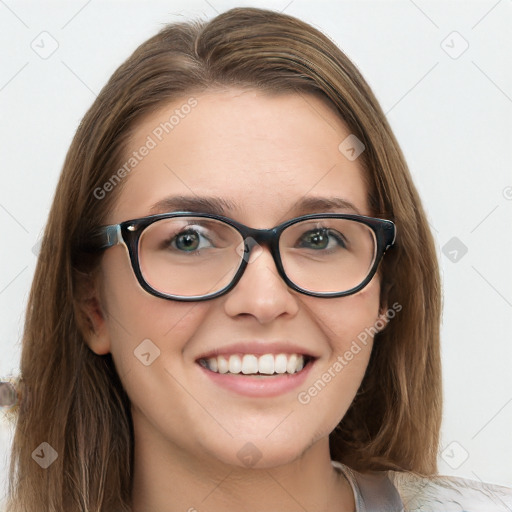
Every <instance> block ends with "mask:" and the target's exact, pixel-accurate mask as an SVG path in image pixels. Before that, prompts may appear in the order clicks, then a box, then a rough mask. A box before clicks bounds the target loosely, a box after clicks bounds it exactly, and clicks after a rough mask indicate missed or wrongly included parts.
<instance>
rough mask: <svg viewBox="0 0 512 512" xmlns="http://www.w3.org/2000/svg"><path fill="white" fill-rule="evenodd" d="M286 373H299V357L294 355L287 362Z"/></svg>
mask: <svg viewBox="0 0 512 512" xmlns="http://www.w3.org/2000/svg"><path fill="white" fill-rule="evenodd" d="M286 371H287V372H288V373H295V372H296V371H297V356H296V355H295V354H292V355H291V356H290V357H289V358H288V361H287V362H286Z"/></svg>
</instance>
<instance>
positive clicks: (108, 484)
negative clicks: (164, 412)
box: [7, 8, 441, 512]
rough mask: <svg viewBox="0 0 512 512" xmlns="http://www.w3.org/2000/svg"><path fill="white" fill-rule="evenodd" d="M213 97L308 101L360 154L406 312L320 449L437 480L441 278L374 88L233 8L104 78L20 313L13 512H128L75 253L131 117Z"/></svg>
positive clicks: (187, 26)
mask: <svg viewBox="0 0 512 512" xmlns="http://www.w3.org/2000/svg"><path fill="white" fill-rule="evenodd" d="M219 86H220V87H229V86H236V87H248V88H256V89H263V90H265V91H268V92H269V93H270V94H272V93H275V94H278V93H288V92H289V93H298V94H303V95H304V97H305V98H307V94H316V95H319V96H321V97H322V98H323V99H324V100H325V101H326V103H328V104H329V105H330V106H331V107H332V108H334V109H335V110H336V111H337V113H338V114H339V116H340V117H341V118H342V119H343V120H344V121H345V123H346V124H347V126H348V128H349V129H350V132H351V133H352V134H355V135H356V136H357V137H358V138H359V139H360V140H361V141H362V143H363V144H364V146H365V151H364V152H363V154H362V155H361V157H360V158H361V163H362V165H363V168H364V170H365V173H366V174H365V177H366V179H367V182H368V189H369V196H368V199H369V204H370V206H371V209H372V212H373V213H374V214H375V215H378V216H382V217H384V218H388V219H391V220H393V221H394V222H395V223H396V225H397V231H398V235H397V240H396V246H395V247H394V248H393V249H392V250H391V251H390V252H388V254H386V256H385V257H384V260H383V263H382V266H381V269H380V276H381V280H382V281H381V282H382V287H381V290H382V291H381V301H382V304H387V305H391V304H395V303H397V304H399V305H400V306H401V308H402V309H401V311H400V313H398V314H397V315H396V318H395V319H393V320H392V321H390V322H389V324H388V326H387V327H386V329H384V330H383V331H382V332H381V333H379V334H378V335H377V336H376V339H375V344H374V348H373V351H372V355H371V358H370V362H369V366H368V369H367V372H366V374H365V377H364V380H363V382H362V385H361V387H360V390H359V391H358V394H357V396H356V398H355V400H354V402H353V404H352V405H351V407H350V409H349V410H348V412H347V413H346V415H345V417H344V418H343V420H342V421H341V422H340V424H339V425H338V426H337V428H336V429H335V430H334V432H333V433H332V434H331V436H330V446H331V456H332V458H333V459H335V460H339V461H341V462H343V463H344V464H347V465H348V466H350V467H352V468H354V469H356V470H359V471H366V470H370V469H395V470H407V471H414V472H418V473H421V474H425V475H428V474H433V473H434V472H435V471H436V457H437V448H438V440H439V428H440V421H441V370H440V349H439V324H440V309H441V304H440V302H441V301H440V285H439V272H438V266H437V259H436V253H435V249H434V244H433V240H432V236H431V233H430V231H429V228H428V223H427V220H426V216H425V213H424V211H423V208H422V205H421V201H420V198H419V196H418V193H417V191H416V189H415V187H414V185H413V183H412V180H411V176H410V174H409V171H408V169H407V165H406V163H405V160H404V157H403V154H402V152H401V150H400V148H399V146H398V143H397V141H396V140H395V137H394V136H393V133H392V132H391V129H390V127H389V125H388V123H387V121H386V118H385V115H384V113H383V112H382V110H381V108H380V106H379V104H378V102H377V100H376V98H375V96H374V95H373V93H372V91H371V90H370V88H369V86H368V85H367V84H366V82H365V81H364V79H363V78H362V76H361V74H360V73H359V71H358V70H357V69H356V67H355V66H354V65H353V64H352V62H351V61H350V60H349V59H348V58H347V57H346V56H345V54H344V53H343V52H342V51H341V50H340V49H339V48H337V47H336V46H335V45H334V44H333V43H332V42H331V41H330V40H329V38H328V37H326V36H325V35H323V34H322V33H320V32H319V31H317V30H316V29H314V28H312V27H311V26H310V25H308V24H306V23H304V22H302V21H300V20H298V19H295V18H293V17H291V16H287V15H284V14H279V13H276V12H272V11H267V10H261V9H254V8H239V9H232V10H230V11H228V12H226V13H223V14H221V15H219V16H217V17H216V18H214V19H213V20H211V21H209V22H191V23H177V24H170V25H167V26H166V27H165V28H164V29H163V30H161V31H160V32H159V33H158V34H157V35H155V36H154V37H152V38H150V39H149V40H148V41H146V42H144V43H143V44H142V45H141V46H140V47H139V48H137V50H136V51H135V52H134V53H133V55H131V56H130V57H129V59H128V60H127V61H126V62H124V63H123V64H122V65H121V66H120V67H119V68H118V69H117V70H116V71H115V73H114V74H113V76H112V77H111V78H110V80H109V81H108V83H107V84H106V85H105V87H104V88H103V90H102V91H101V93H100V94H99V95H98V97H97V99H96V100H95V102H94V103H93V105H92V106H91V108H90V109H89V111H88V112H87V113H86V115H85V117H84V118H83V120H82V122H81V124H80V126H79V128H78V130H77V132H76V135H75V137H74V139H73V142H72V144H71V147H70V148H69V151H68V153H67V157H66V160H65V162H64V167H63V170H62V174H61V177H60V180H59V183H58V186H57V190H56V194H55V198H54V201H53V206H52V209H51V212H50V216H49V219H48V223H47V226H46V230H45V233H44V237H43V240H42V246H41V251H40V256H39V260H38V264H37V269H36V272H35V277H34V281H33V285H32V289H31V294H30V298H29V303H28V308H27V314H26V323H25V330H24V336H23V342H22V356H21V368H20V369H21V376H22V378H21V380H20V382H19V389H20V393H21V394H22V397H23V398H22V400H21V404H20V406H19V408H18V410H17V414H16V419H17V424H16V431H15V436H14V442H13V449H12V458H11V467H10V486H9V493H10V494H9V501H8V509H7V510H8V512H36V511H37V512H42V511H55V512H56V511H59V512H61V511H62V510H66V512H73V511H77V512H78V511H81V512H85V511H87V512H100V511H101V512H122V511H129V510H130V508H131V507H130V494H131V478H132V467H133V432H132V423H131V416H130V407H129V405H130V404H129V399H128V396H127V395H126V392H125V391H124V389H123V386H122V384H121V381H120V379H119V376H118V375H117V373H116V370H115V367H114V364H113V361H112V358H111V356H110V355H103V356H102V355H97V354H95V353H93V352H92V351H91V350H90V349H89V348H88V346H87V345H86V343H85V330H86V329H88V328H89V327H88V325H87V322H86V320H84V315H83V313H82V310H83V308H82V306H83V301H84V300H87V295H86V292H84V287H83V283H84V282H86V278H87V276H88V275H90V273H91V272H93V271H94V269H95V267H96V266H97V264H98V261H99V260H98V258H91V257H90V256H85V255H84V254H82V253H81V251H80V247H81V244H82V242H83V240H84V238H85V237H86V236H87V233H89V232H90V231H91V230H92V229H94V228H95V227H97V226H99V225H101V224H103V223H104V220H105V218H106V216H107V214H108V212H109V211H110V209H111V208H112V207H113V204H114V201H115V199H116V197H117V195H118V194H119V190H120V189H121V187H122V182H121V183H120V184H119V186H117V187H115V188H114V190H112V191H111V192H110V193H109V194H105V196H104V197H103V198H101V199H98V194H95V193H94V191H95V190H97V189H98V187H100V188H101V187H102V186H103V185H104V184H105V183H106V182H107V181H108V180H109V178H111V177H112V174H113V170H115V169H118V168H119V166H121V165H122V163H123V161H124V160H123V155H124V154H125V150H126V147H127V143H128V142H129V139H130V136H131V134H132V133H133V130H134V128H136V127H137V123H138V121H140V120H141V118H142V116H144V115H146V114H148V113H149V112H153V111H154V110H156V109H158V108H159V107H160V106H162V105H163V104H166V103H169V102H171V101H174V100H176V99H178V98H184V97H186V96H187V95H192V94H198V93H200V92H201V91H204V90H206V89H208V88H212V87H219ZM340 142H341V141H340ZM127 179H129V178H127ZM41 443H48V444H49V445H50V446H51V447H52V448H53V449H54V450H55V452H56V453H57V459H56V460H55V461H54V462H53V463H52V464H51V465H50V466H49V467H48V468H47V469H42V468H41V467H39V465H38V464H35V463H34V460H35V459H33V457H32V454H33V452H34V450H36V448H38V447H39V446H40V445H41ZM44 446H46V445H44ZM38 449H40V448H38Z"/></svg>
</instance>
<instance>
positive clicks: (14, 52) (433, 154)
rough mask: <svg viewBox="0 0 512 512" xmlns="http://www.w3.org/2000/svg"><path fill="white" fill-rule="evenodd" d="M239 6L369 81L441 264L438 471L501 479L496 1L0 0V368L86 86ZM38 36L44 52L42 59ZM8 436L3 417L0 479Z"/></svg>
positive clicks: (500, 35)
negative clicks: (172, 25) (316, 36)
mask: <svg viewBox="0 0 512 512" xmlns="http://www.w3.org/2000/svg"><path fill="white" fill-rule="evenodd" d="M239 5H251V6H259V7H268V8H273V9H276V10H283V11H284V12H286V13H288V14H291V15H295V16H298V17H300V18H302V19H304V20H305V21H308V22H310V23H312V24H313V25H315V26H316V27H318V28H320V29H321V30H322V31H324V32H325V33H327V34H328V35H329V36H330V37H331V38H332V39H333V40H334V41H335V42H336V43H337V44H338V45H339V46H340V47H341V48H342V49H343V50H344V51H345V52H346V53H347V54H348V56H349V57H350V58H351V59H352V60H353V61H354V62H355V63H356V65H357V66H358V67H359V68H360V70H361V71H362V73H363V74H364V76H365V77H366V79H367V80H368V82H369V83H370V85H371V87H373V89H374V91H375V93H376V95H377V97H378V99H379V101H380V102H381V104H382V106H383V109H384V111H385V112H386V114H387V116H388V119H389V121H390V123H391V125H392V128H393V129H394V131H395V134H396V136H397V138H398V140H399V141H400V143H401V146H402V149H403V151H404V153H405V155H406V158H407V161H408V163H409V166H410V168H411V172H412V174H413V176H414V179H415V182H416V185H417V187H418V188H419V191H420V194H421V196H422V198H423V201H424V204H425V207H426V210H427V212H428V215H429V219H430V223H431V226H432V230H433V232H434V235H435V238H436V241H437V246H438V252H439V258H440V263H441V266H442V277H443V283H444V320H443V326H442V351H443V363H444V378H445V380H444V395H445V409H444V423H443V428H442V448H441V451H440V454H439V462H440V472H441V473H444V474H451V475H457V476H464V477H468V478H472V479H475V480H484V481H487V482H495V483H501V484H505V485H509V486H512V464H511V463H510V461H511V460H512V436H511V432H512V428H511V427H512V372H511V371H510V367H511V363H512V340H511V335H510V332H511V327H512V314H511V313H512V270H511V261H512V242H511V233H512V229H511V220H512V172H511V170H510V169H511V166H510V162H511V146H512V140H511V139H512V135H511V133H512V121H511V119H512V71H511V66H510V62H511V55H512V52H511V50H512V38H511V30H510V27H511V26H512V2H511V0H500V1H496V0H490V1H479V2H467V1H465V2H462V1H460V2H454V1H443V2H429V1H426V0H414V1H413V0H403V1H358V2H355V1H340V2H334V1H323V2H318V1H317V2H307V1H305V0H292V1H291V2H290V1H289V0H279V1H277V0H276V1H260V2H232V1H221V0H204V1H203V0H195V1H190V0H188V1H165V2H163V1H159V2H158V1H149V2H141V1H139V2H133V1H132V2H129V1H124V2H120V1H117V2H115V1H101V2H100V1H97V0H96V1H94V0H93V1H88V2H87V1H80V2H78V1H67V2H64V1H59V2H39V3H36V2H21V1H13V0H0V48H1V50H0V109H1V123H0V145H1V146H0V147H1V151H0V155H1V165H0V176H1V180H0V226H1V228H2V237H1V243H0V247H1V249H0V251H1V252H0V314H1V322H0V377H1V376H8V375H11V374H15V373H17V365H18V358H19V353H20V346H19V340H20V336H21V331H22V324H23V314H24V307H25V304H26V299H27V294H28V291H29V287H30V283H31V279H32V276H33V272H34V268H35V263H36V256H35V254H34V253H37V250H36V248H37V244H38V239H39V237H40V234H41V232H42V229H43V226H44V223H45V221H46V217H47V214H48V211H49V207H50V204H51V199H52V196H53V192H54V188H55V185H56V182H57V178H58V175H59V172H60V169H61V167H62V163H63V160H64V156H65V153H66V151H67V148H68V146H69V144H70V142H71V139H72V137H73V134H74V132H75V130H76V128H77V125H78V123H79V121H80V119H81V118H82V116H83V115H84V113H85V111H86V110H87V109H88V108H89V106H90V104H91V103H92V101H93V100H94V97H95V95H96V94H97V93H98V92H99V90H100V89H101V87H102V86H103V85H104V83H105V82H106V81H107V79H108V78H109V76H110V75H111V74H112V72H113V71H114V70H115V69H116V68H117V67H118V66H119V65H120V64H121V62H122V61H124V60H125V59H126V58H127V57H128V56H129V55H130V54H131V52H132V51H133V50H134V49H135V48H136V47H137V46H138V45H139V44H140V43H141V42H142V41H144V40H145V39H147V38H148V37H150V36H151V35H153V34H154V33H156V32H157V31H158V30H159V29H160V28H161V27H162V25H163V24H165V23H167V22H172V21H176V20H179V19H183V18H184V19H189V18H191V17H197V16H200V17H203V18H210V17H212V16H214V15H215V14H216V13H217V12H222V11H224V10H226V9H228V8H230V7H235V6H239ZM42 32H47V34H42V35H41V33H42ZM454 32H457V33H454ZM48 34H49V35H48ZM53 40H54V41H56V43H55V42H53ZM52 44H53V45H56V44H58V48H57V49H56V51H55V52H54V53H53V54H52V55H49V56H48V55H46V54H44V52H48V51H49V50H51V49H52ZM31 45H32V46H31ZM466 45H469V46H468V48H467V49H466V50H465V47H466ZM32 47H34V48H35V49H36V50H37V51H35V50H34V49H33V48H32ZM464 50H465V51H464ZM37 52H39V54H38V53H37ZM41 54H42V55H41ZM42 57H47V58H42ZM453 237H456V240H452V241H451V242H450V240H451V239H452V238H453ZM446 244H448V245H446ZM34 247H36V248H34ZM464 247H466V248H467V253H465V254H463V252H464ZM443 251H444V252H443ZM453 251H456V252H453ZM453 260H455V261H453ZM1 423H2V422H0V424H1ZM9 439H10V433H9V430H8V428H7V426H6V424H5V421H3V426H2V428H0V481H4V478H5V467H6V463H7V454H8V443H9ZM42 441H43V440H42ZM34 448H35V447H34Z"/></svg>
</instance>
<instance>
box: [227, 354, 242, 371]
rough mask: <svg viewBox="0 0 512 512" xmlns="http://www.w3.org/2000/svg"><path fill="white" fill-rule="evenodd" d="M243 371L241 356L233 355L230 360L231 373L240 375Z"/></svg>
mask: <svg viewBox="0 0 512 512" xmlns="http://www.w3.org/2000/svg"><path fill="white" fill-rule="evenodd" d="M241 371H242V360H241V359H240V356H236V355H232V356H231V357H230V358H229V373H240V372H241Z"/></svg>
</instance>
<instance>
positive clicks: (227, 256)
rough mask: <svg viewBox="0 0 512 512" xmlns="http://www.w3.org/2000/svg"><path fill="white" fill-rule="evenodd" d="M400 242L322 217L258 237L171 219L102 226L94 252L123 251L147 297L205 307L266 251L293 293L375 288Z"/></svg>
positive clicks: (231, 224)
mask: <svg viewBox="0 0 512 512" xmlns="http://www.w3.org/2000/svg"><path fill="white" fill-rule="evenodd" d="M395 236H396V228H395V225H394V223H393V222H391V221H390V220H384V219H377V218H373V217H366V216H362V215H349V214H340V213H315V214H309V215H303V216H301V217H296V218H294V219H290V220H288V221H286V222H283V223H282V224H279V225H278V226H276V227H274V228H272V229H253V228H249V227H247V226H245V225H243V224H240V223H239V222H236V221H234V220H233V219H230V218H227V217H224V216H221V215H213V214H209V213H199V212H172V213H164V214H159V215H151V216H149V217H143V218H139V219H134V220H127V221H125V222H121V223H120V224H113V225H110V226H103V227H101V228H99V229H98V230H97V231H96V232H95V233H93V236H92V237H91V239H90V246H89V248H90V249H93V250H104V249H107V248H109V247H113V246H115V245H117V244H123V245H125V247H126V248H127V250H128V254H129V257H130V261H131V265H132V268H133V272H134V273H135V276H136V277H137V280H138V282H139V284H140V286H141V287H142V288H143V289H144V290H146V291H147V292H149V293H150V294H152V295H155V296H156V297H161V298H163V299H170V300H178V301H202V300H208V299H213V298H215V297H219V296H221V295H223V294H225V293H227V292H228V291H230V290H231V289H232V288H233V287H234V286H235V285H236V284H237V282H238V281H239V280H240V278H241V277H242V275H243V273H244V271H245V269H246V268H247V265H248V263H250V262H251V261H253V260H254V259H255V257H257V256H258V253H260V252H261V251H262V250H263V249H262V247H261V246H262V245H265V246H268V248H269V249H270V252H271V254H272V257H273V258H274V262H275V264H276V268H277V271H278V273H279V275H280V276H281V278H282V279H283V280H284V281H285V282H286V284H287V285H288V286H289V287H290V288H292V289H293V290H296V291H298V292H300V293H303V294H306V295H310V296H313V297H343V296H346V295H351V294H353V293H356V292H358V291H359V290H361V289H362V288H364V287H365V286H366V285H367V284H368V283H369V282H370V281H371V279H372V277H373V276H374V275H375V273H376V271H377V268H378V266H379V263H380V261H381V259H382V257H383V255H384V253H385V252H386V251H387V249H388V248H389V247H391V246H392V245H393V243H394V241H395Z"/></svg>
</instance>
